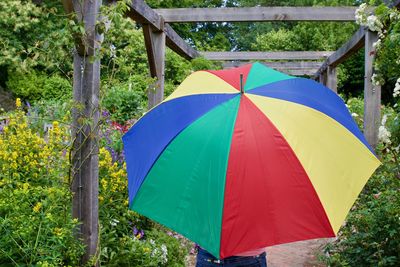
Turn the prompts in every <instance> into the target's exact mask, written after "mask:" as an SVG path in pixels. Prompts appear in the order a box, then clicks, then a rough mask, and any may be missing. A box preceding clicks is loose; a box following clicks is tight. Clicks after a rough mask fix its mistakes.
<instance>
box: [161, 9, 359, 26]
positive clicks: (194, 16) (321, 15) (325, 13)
mask: <svg viewBox="0 0 400 267" xmlns="http://www.w3.org/2000/svg"><path fill="white" fill-rule="evenodd" d="M356 9H357V7H229V8H168V9H155V11H156V12H157V13H158V14H160V15H161V16H162V17H163V18H164V20H165V22H170V23H173V22H241V21H246V22H247V21H354V20H355V18H354V12H355V10H356Z"/></svg>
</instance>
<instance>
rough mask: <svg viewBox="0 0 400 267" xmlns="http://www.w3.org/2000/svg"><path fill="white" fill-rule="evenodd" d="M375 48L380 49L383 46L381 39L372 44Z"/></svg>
mask: <svg viewBox="0 0 400 267" xmlns="http://www.w3.org/2000/svg"><path fill="white" fill-rule="evenodd" d="M372 46H373V47H374V48H375V49H378V48H379V47H380V46H381V39H378V41H376V42H375V43H373V44H372Z"/></svg>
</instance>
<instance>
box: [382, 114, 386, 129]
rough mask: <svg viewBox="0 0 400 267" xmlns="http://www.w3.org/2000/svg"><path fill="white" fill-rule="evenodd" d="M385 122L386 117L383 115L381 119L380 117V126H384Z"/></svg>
mask: <svg viewBox="0 0 400 267" xmlns="http://www.w3.org/2000/svg"><path fill="white" fill-rule="evenodd" d="M386 121H387V115H386V114H385V115H383V117H382V121H381V125H382V126H385V124H386Z"/></svg>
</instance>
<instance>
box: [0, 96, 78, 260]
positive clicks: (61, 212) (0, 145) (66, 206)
mask: <svg viewBox="0 0 400 267" xmlns="http://www.w3.org/2000/svg"><path fill="white" fill-rule="evenodd" d="M20 105H21V103H20V101H19V99H18V100H17V107H18V106H19V109H18V110H17V111H16V112H15V113H14V114H11V115H10V116H9V117H8V125H7V126H5V127H4V128H3V130H2V131H1V132H0V169H1V172H0V264H11V263H13V264H15V265H35V264H46V263H49V264H52V265H53V266H59V265H77V264H78V261H79V258H80V256H81V255H82V253H83V246H82V244H81V243H80V242H79V241H78V240H77V239H75V237H74V235H73V232H74V229H75V228H76V226H77V225H78V221H77V220H74V219H72V216H71V209H70V207H71V197H72V196H71V193H70V190H69V183H68V166H69V164H68V153H66V151H65V143H66V142H68V138H67V135H66V129H65V128H63V127H60V126H59V124H58V123H57V122H54V123H53V129H52V130H50V132H49V134H48V136H47V137H46V138H44V137H40V136H39V135H37V134H36V133H35V132H33V131H32V130H31V129H30V128H29V127H28V121H27V117H26V116H25V115H24V114H23V112H22V110H21V109H20Z"/></svg>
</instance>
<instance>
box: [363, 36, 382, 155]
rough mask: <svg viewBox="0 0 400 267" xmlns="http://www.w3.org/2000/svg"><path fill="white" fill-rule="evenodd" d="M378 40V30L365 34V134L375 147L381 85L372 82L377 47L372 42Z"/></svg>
mask: <svg viewBox="0 0 400 267" xmlns="http://www.w3.org/2000/svg"><path fill="white" fill-rule="evenodd" d="M377 40H378V35H377V33H376V32H371V31H367V32H366V36H365V78H364V136H365V138H366V139H367V141H368V143H369V144H370V145H371V146H372V147H373V148H375V147H376V145H377V144H378V130H379V125H380V119H381V112H380V107H381V87H380V86H375V85H373V84H372V82H371V77H372V75H373V72H374V69H373V62H374V59H375V52H376V51H375V49H374V48H373V46H372V44H373V43H374V42H376V41H377Z"/></svg>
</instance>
